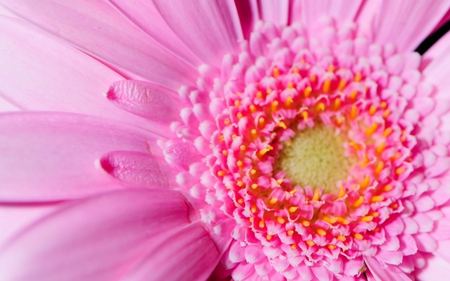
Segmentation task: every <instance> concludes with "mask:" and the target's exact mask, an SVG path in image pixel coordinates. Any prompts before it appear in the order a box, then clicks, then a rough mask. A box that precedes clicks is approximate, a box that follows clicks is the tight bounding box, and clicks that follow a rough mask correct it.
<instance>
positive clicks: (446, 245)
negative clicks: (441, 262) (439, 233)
mask: <svg viewBox="0 0 450 281" xmlns="http://www.w3.org/2000/svg"><path fill="white" fill-rule="evenodd" d="M449 249H450V240H440V241H438V248H437V250H436V252H434V253H433V254H435V255H436V256H439V257H441V258H443V259H445V260H446V261H447V262H449V263H450V251H449Z"/></svg>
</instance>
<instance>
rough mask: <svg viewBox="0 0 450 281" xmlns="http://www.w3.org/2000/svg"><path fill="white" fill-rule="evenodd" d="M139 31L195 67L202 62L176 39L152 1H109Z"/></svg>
mask: <svg viewBox="0 0 450 281" xmlns="http://www.w3.org/2000/svg"><path fill="white" fill-rule="evenodd" d="M107 2H109V3H111V5H112V6H113V7H115V8H116V9H117V10H118V11H119V12H121V13H122V14H123V16H125V17H126V18H128V19H129V20H130V21H131V22H133V23H134V24H136V26H137V27H139V29H141V30H142V31H144V32H145V33H147V34H148V35H149V36H150V37H152V38H153V39H155V40H156V41H158V42H159V43H160V44H161V45H162V46H163V47H165V48H167V49H168V50H169V51H170V52H172V53H174V54H175V55H177V56H179V57H180V58H182V59H183V60H185V61H186V62H188V63H189V64H191V65H193V66H198V65H200V63H201V62H200V60H199V59H198V58H197V57H196V56H195V55H194V54H193V53H192V52H191V51H190V50H189V49H188V48H187V47H186V46H185V45H184V44H183V42H181V41H180V39H178V38H177V37H176V35H175V34H174V33H173V32H172V30H171V29H170V28H169V26H168V25H167V24H166V22H165V21H164V19H163V18H162V17H161V15H160V14H159V13H158V11H157V10H156V7H155V5H154V4H153V3H152V2H151V1H143V0H139V1H126V0H107Z"/></svg>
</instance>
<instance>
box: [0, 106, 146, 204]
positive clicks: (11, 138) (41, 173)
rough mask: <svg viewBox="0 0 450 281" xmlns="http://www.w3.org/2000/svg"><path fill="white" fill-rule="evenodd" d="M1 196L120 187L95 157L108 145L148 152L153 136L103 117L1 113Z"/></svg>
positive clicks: (28, 197)
mask: <svg viewBox="0 0 450 281" xmlns="http://www.w3.org/2000/svg"><path fill="white" fill-rule="evenodd" d="M0 131H1V134H0V154H1V155H2V157H1V158H0V182H2V185H1V186H0V200H1V201H19V202H24V201H25V202H27V201H48V200H59V199H69V198H73V197H79V196H82V195H86V194H91V193H98V192H100V191H105V190H109V189H113V188H121V186H120V184H119V183H117V182H116V181H114V180H113V178H112V177H110V176H109V175H108V174H107V173H105V172H104V171H103V170H101V169H100V168H99V167H97V168H96V167H95V161H96V159H99V158H100V157H102V156H103V155H104V154H106V153H108V152H110V151H112V150H130V151H137V152H146V153H149V149H150V147H151V144H152V142H151V141H152V139H153V138H154V136H153V135H151V134H149V133H146V132H145V131H140V130H138V129H137V128H132V127H128V126H125V125H120V124H117V122H116V123H112V122H108V121H106V120H103V119H98V118H95V117H89V116H83V115H71V114H66V113H65V114H62V113H61V114H58V113H15V114H14V113H12V114H8V115H6V114H5V115H3V116H2V118H0Z"/></svg>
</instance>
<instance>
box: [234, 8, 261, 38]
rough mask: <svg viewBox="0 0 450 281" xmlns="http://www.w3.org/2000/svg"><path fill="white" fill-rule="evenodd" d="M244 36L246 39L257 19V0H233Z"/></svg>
mask: <svg viewBox="0 0 450 281" xmlns="http://www.w3.org/2000/svg"><path fill="white" fill-rule="evenodd" d="M235 4H236V9H237V11H238V14H239V20H240V22H241V27H242V32H243V35H244V38H246V39H248V38H249V37H250V33H251V32H252V31H253V27H254V25H255V23H256V22H257V21H258V20H259V9H258V0H249V1H235Z"/></svg>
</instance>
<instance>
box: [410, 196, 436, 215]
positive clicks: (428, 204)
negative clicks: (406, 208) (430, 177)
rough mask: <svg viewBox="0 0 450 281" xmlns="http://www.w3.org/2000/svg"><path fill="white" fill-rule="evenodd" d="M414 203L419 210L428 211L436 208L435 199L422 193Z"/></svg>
mask: <svg viewBox="0 0 450 281" xmlns="http://www.w3.org/2000/svg"><path fill="white" fill-rule="evenodd" d="M414 205H415V206H416V210H417V211H418V212H426V211H429V210H431V209H433V208H434V200H433V199H431V197H430V196H427V195H422V196H421V197H420V198H419V199H418V200H417V201H416V202H415V204H414Z"/></svg>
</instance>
